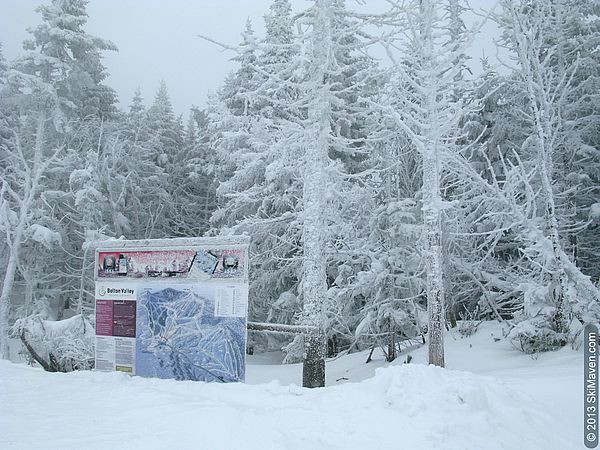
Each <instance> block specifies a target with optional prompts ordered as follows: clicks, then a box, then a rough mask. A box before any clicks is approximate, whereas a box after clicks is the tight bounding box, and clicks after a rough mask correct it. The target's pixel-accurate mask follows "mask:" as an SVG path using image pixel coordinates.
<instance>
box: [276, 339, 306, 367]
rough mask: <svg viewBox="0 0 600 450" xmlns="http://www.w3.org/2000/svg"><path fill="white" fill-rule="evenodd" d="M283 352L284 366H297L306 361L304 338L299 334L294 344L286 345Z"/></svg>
mask: <svg viewBox="0 0 600 450" xmlns="http://www.w3.org/2000/svg"><path fill="white" fill-rule="evenodd" d="M281 350H283V354H284V355H285V356H284V357H283V364H295V363H299V362H302V361H303V359H304V336H303V335H301V334H298V335H297V336H296V337H295V338H294V340H293V341H292V342H290V343H289V344H287V345H285V346H284V347H283V348H282V349H281Z"/></svg>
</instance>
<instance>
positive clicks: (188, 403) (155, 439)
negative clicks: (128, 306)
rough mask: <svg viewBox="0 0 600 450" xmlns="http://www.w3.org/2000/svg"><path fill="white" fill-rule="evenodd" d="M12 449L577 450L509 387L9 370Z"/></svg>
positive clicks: (2, 387) (430, 378)
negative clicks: (251, 381)
mask: <svg viewBox="0 0 600 450" xmlns="http://www.w3.org/2000/svg"><path fill="white" fill-rule="evenodd" d="M0 405H2V406H1V407H0V423H1V424H2V433H1V434H0V447H1V448H3V449H31V448H45V449H81V448H86V449H107V448H127V449H163V448H164V449H166V448H177V449H187V448H189V449H207V450H209V449H210V450H212V449H219V450H220V449H235V450H240V449H242V450H243V449H261V450H266V449H278V450H279V449H298V450H306V449H310V450H317V449H370V450H371V449H372V450H374V449H409V450H425V449H444V450H453V449H456V450H459V449H460V450H470V449H472V450H482V449H486V450H495V449H498V450H499V449H503V450H515V449H528V450H536V449H540V450H542V449H544V450H553V449H556V450H565V449H569V448H573V442H572V441H567V440H565V439H564V438H562V437H561V436H559V435H557V433H555V432H554V431H553V430H552V429H549V427H548V424H551V423H553V420H552V418H551V417H549V416H548V415H547V412H545V410H544V408H543V407H541V405H539V404H537V403H536V401H535V400H534V399H532V398H529V397H526V396H525V395H524V394H522V393H517V392H516V391H513V390H512V389H511V388H509V387H508V386H506V385H504V384H503V383H501V382H500V381H498V380H496V379H494V378H491V377H484V376H479V375H475V374H472V373H469V372H463V371H454V370H448V369H439V368H436V367H433V366H425V365H420V364H408V365H398V366H390V367H387V368H385V369H378V370H377V372H376V375H375V376H374V377H373V378H370V379H367V380H365V381H362V382H359V383H346V384H342V385H338V386H332V387H327V388H323V389H314V390H310V389H304V388H300V387H297V386H295V385H289V386H283V385H280V384H279V383H277V382H271V383H269V384H260V385H246V384H217V383H210V384H206V383H201V382H188V381H183V382H181V381H180V382H177V381H173V380H159V379H145V378H140V377H129V376H127V375H124V374H120V373H101V372H90V371H88V372H74V373H68V374H62V373H46V372H43V371H41V370H39V369H34V368H31V367H27V366H24V365H17V364H11V363H8V362H5V361H0Z"/></svg>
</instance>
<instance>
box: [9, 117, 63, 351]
mask: <svg viewBox="0 0 600 450" xmlns="http://www.w3.org/2000/svg"><path fill="white" fill-rule="evenodd" d="M45 122H46V116H45V114H44V113H42V114H40V117H39V118H38V124H37V129H36V135H35V147H34V153H33V160H32V161H31V162H30V161H27V160H26V158H25V153H24V149H23V148H22V147H21V142H20V140H19V139H18V138H16V141H15V156H16V161H18V164H19V166H22V167H21V169H22V176H23V184H22V187H21V189H22V191H21V192H17V191H15V190H14V189H13V188H12V187H11V186H10V185H9V181H8V180H7V179H3V178H0V181H2V195H3V196H4V195H10V196H11V197H12V198H13V200H14V201H16V203H17V207H18V208H19V213H18V220H17V223H16V224H14V225H13V227H11V226H10V221H9V219H8V217H4V218H3V221H4V222H5V224H4V225H5V227H6V242H7V244H8V247H9V257H8V263H7V265H6V271H5V272H4V280H3V284H2V293H1V294H0V357H1V358H2V359H8V358H9V354H8V353H9V348H8V335H9V320H8V318H9V313H10V295H11V293H12V289H13V286H14V281H15V275H16V272H17V264H18V260H19V252H20V249H21V245H22V243H23V238H24V235H25V231H26V229H27V226H28V225H29V220H30V212H31V207H32V205H33V201H34V199H35V196H36V195H37V194H38V191H39V183H40V180H41V178H42V177H43V175H44V173H45V172H46V169H47V168H48V166H49V165H50V164H51V163H52V162H53V161H54V159H55V157H56V155H57V154H58V150H57V151H56V152H55V153H54V155H52V156H49V157H48V159H46V160H45V161H44V160H43V150H44V148H43V147H44V127H45V125H46V123H45ZM17 188H18V187H17ZM3 201H6V200H4V198H0V203H1V202H3ZM3 209H4V208H3ZM5 210H6V209H5ZM11 228H12V229H11Z"/></svg>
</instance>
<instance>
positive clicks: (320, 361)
mask: <svg viewBox="0 0 600 450" xmlns="http://www.w3.org/2000/svg"><path fill="white" fill-rule="evenodd" d="M331 5H332V2H331V0H317V1H316V2H315V18H314V22H313V27H314V29H313V39H312V55H311V62H310V66H309V67H310V71H311V72H310V73H311V78H310V84H309V87H308V88H309V93H308V95H309V96H310V98H311V102H310V104H309V111H308V130H307V131H308V136H307V140H306V149H305V154H304V158H305V159H304V189H303V200H304V223H303V230H302V240H303V248H304V258H303V261H302V268H303V278H302V290H303V295H304V308H303V324H305V325H313V326H316V327H317V328H318V329H319V330H320V331H319V332H318V333H314V334H307V335H305V341H304V346H305V348H304V359H305V362H304V373H303V377H302V378H303V385H305V386H307V387H322V386H324V385H325V339H324V330H323V326H324V320H323V314H324V312H323V306H324V303H325V298H326V295H327V272H326V265H325V252H324V245H325V239H324V234H325V228H326V223H325V220H324V215H325V201H324V195H325V192H324V190H325V188H326V185H327V180H326V175H325V169H326V167H327V159H328V157H327V151H328V141H329V140H328V135H329V132H330V125H329V117H330V107H329V103H328V99H327V85H326V82H325V68H326V67H327V64H328V54H329V50H330V47H331V35H330V9H331Z"/></svg>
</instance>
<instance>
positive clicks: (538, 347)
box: [508, 317, 567, 354]
mask: <svg viewBox="0 0 600 450" xmlns="http://www.w3.org/2000/svg"><path fill="white" fill-rule="evenodd" d="M508 339H509V340H510V341H511V342H512V343H513V345H515V346H516V347H517V348H518V349H519V350H521V351H523V352H524V353H527V354H533V353H541V352H547V351H552V350H558V349H559V348H561V347H564V346H565V344H566V343H567V336H566V335H565V333H558V332H556V331H555V330H553V329H552V327H551V325H550V322H549V321H547V320H545V319H544V318H543V317H538V318H534V319H527V320H524V321H522V322H519V323H518V324H517V325H516V326H515V327H514V328H513V329H512V330H511V331H510V333H509V334H508Z"/></svg>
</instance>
